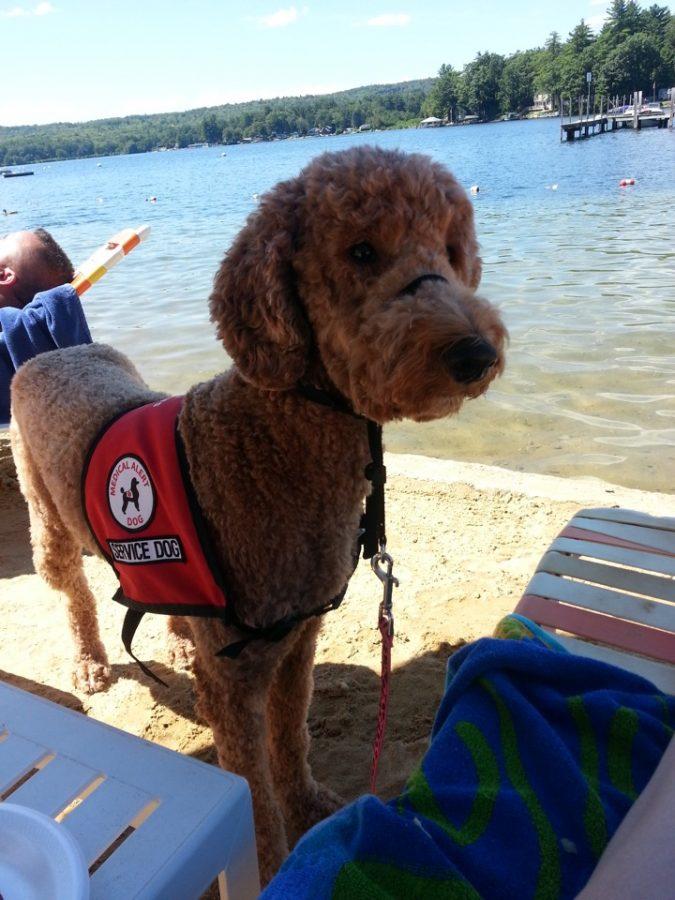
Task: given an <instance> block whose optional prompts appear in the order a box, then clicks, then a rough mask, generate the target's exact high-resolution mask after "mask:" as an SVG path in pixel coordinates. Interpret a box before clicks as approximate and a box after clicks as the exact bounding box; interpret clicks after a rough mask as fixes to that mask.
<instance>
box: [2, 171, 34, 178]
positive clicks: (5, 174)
mask: <svg viewBox="0 0 675 900" xmlns="http://www.w3.org/2000/svg"><path fill="white" fill-rule="evenodd" d="M34 174H35V173H34V172H33V171H29V172H3V173H2V177H3V178H21V177H22V176H23V175H34Z"/></svg>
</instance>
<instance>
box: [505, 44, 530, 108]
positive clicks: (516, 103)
mask: <svg viewBox="0 0 675 900" xmlns="http://www.w3.org/2000/svg"><path fill="white" fill-rule="evenodd" d="M535 58H536V53H535V51H533V50H528V51H526V52H525V53H514V54H513V56H510V57H509V58H508V59H507V60H506V62H505V64H504V67H503V69H502V74H501V77H500V79H499V100H500V104H501V109H502V112H511V111H520V110H523V109H525V108H526V107H528V106H532V103H533V102H534V92H535V88H534V83H535Z"/></svg>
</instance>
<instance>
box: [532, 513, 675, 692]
mask: <svg viewBox="0 0 675 900" xmlns="http://www.w3.org/2000/svg"><path fill="white" fill-rule="evenodd" d="M516 612H517V613H521V614H522V615H523V616H526V617H527V618H529V619H532V620H533V621H535V622H536V623H537V624H538V625H541V626H542V627H544V628H545V629H547V630H549V631H552V632H555V634H556V637H557V638H558V639H559V640H560V641H561V642H562V643H563V644H564V645H566V646H567V647H568V649H569V650H571V651H572V652H573V653H579V654H581V655H583V656H590V657H593V658H594V659H600V660H603V661H605V662H609V663H613V664H614V665H618V666H621V667H622V668H624V669H627V670H629V671H631V672H636V673H637V674H639V675H642V676H644V677H645V678H648V679H649V680H650V681H652V682H653V683H654V684H655V685H656V686H657V687H658V688H660V689H661V690H662V691H665V692H666V693H669V694H675V518H666V517H655V516H649V515H646V514H644V513H640V512H635V511H633V510H629V509H583V510H581V511H580V512H579V513H577V515H576V516H574V517H573V518H572V520H571V521H570V522H569V524H568V525H566V526H565V528H564V529H563V530H562V531H561V533H560V534H559V535H558V537H557V538H556V539H555V540H554V541H553V543H552V544H551V546H550V547H549V549H548V550H547V551H546V553H545V554H544V556H543V557H542V559H541V561H540V563H539V565H538V566H537V571H536V574H535V575H534V576H533V578H532V579H531V581H530V583H529V584H528V586H527V588H526V590H525V594H524V595H523V597H522V599H521V601H520V603H519V604H518V606H517V608H516Z"/></svg>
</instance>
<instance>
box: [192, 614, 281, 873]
mask: <svg viewBox="0 0 675 900" xmlns="http://www.w3.org/2000/svg"><path fill="white" fill-rule="evenodd" d="M192 628H193V632H194V637H195V648H196V655H195V660H194V664H193V666H194V669H193V670H194V675H195V692H196V696H197V712H198V714H199V715H200V716H201V717H202V718H203V719H204V720H205V721H206V722H207V723H208V724H209V725H210V727H211V728H212V730H213V740H214V743H215V747H216V752H217V754H218V762H219V763H220V765H221V766H222V767H223V768H224V769H227V770H228V771H230V772H235V773H236V774H237V775H242V776H243V777H244V778H246V780H247V781H248V784H249V787H250V788H251V793H252V795H253V816H254V819H255V829H256V841H257V845H258V861H259V865H260V879H261V882H262V884H263V885H264V884H266V883H267V882H268V881H269V880H270V879H271V878H272V876H273V875H274V874H275V872H276V871H277V869H278V868H279V866H280V865H281V863H282V862H283V861H284V859H285V857H286V856H287V854H288V844H287V842H286V831H285V827H284V821H283V816H282V813H281V809H280V807H279V803H278V800H277V795H276V793H275V790H274V785H273V782H272V773H271V769H270V760H269V751H268V734H267V715H266V707H267V700H268V692H269V687H270V682H271V679H272V673H273V671H274V669H275V668H276V665H277V661H278V655H279V653H280V649H279V647H278V645H269V644H267V645H265V644H264V643H263V642H259V641H256V642H255V643H254V644H253V645H252V646H251V647H249V648H247V649H246V650H244V652H243V653H242V654H241V656H240V657H239V658H238V659H236V660H228V659H219V658H217V657H215V656H214V655H213V653H214V648H215V649H216V650H217V649H220V647H222V646H223V644H225V643H227V641H226V640H223V638H222V635H223V631H222V629H221V630H220V635H221V636H220V638H219V639H218V640H217V641H214V640H213V634H212V633H210V629H212V628H213V626H212V625H210V623H206V622H204V621H202V620H198V619H195V620H193V623H192Z"/></svg>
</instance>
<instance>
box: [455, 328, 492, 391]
mask: <svg viewBox="0 0 675 900" xmlns="http://www.w3.org/2000/svg"><path fill="white" fill-rule="evenodd" d="M498 358H499V357H498V354H497V351H496V350H495V348H494V347H493V346H492V344H488V342H487V341H484V340H483V339H482V338H464V339H463V340H461V341H458V342H457V343H456V344H453V346H452V347H449V348H448V349H447V350H445V351H444V353H443V361H444V362H445V365H446V366H447V367H448V370H449V372H450V374H451V375H452V377H453V378H454V379H455V381H458V382H459V383H460V384H471V382H472V381H478V380H479V379H481V378H483V376H484V375H486V374H487V373H488V372H489V370H490V369H491V368H492V367H493V366H494V365H495V363H496V362H497V360H498Z"/></svg>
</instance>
